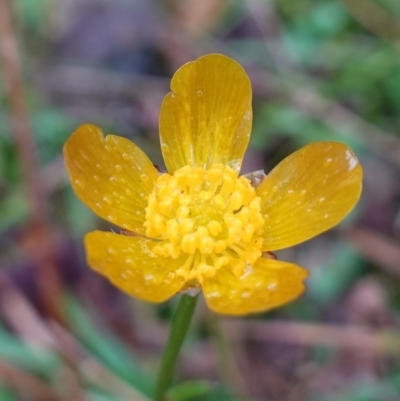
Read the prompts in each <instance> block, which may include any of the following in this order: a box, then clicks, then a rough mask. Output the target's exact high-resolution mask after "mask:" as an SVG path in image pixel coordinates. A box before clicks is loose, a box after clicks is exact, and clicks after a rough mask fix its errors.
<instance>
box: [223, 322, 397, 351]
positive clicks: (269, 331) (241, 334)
mask: <svg viewBox="0 0 400 401" xmlns="http://www.w3.org/2000/svg"><path fill="white" fill-rule="evenodd" d="M246 323H247V324H246V326H245V328H244V329H243V330H241V331H239V330H237V329H236V322H235V321H228V320H226V321H223V322H222V324H223V327H224V329H225V330H226V332H227V333H229V336H230V339H231V341H245V340H251V341H275V342H281V343H285V344H300V345H304V346H311V347H317V346H321V345H323V346H326V347H329V348H350V349H358V350H368V351H372V352H376V353H380V354H385V355H388V356H396V357H400V339H399V336H398V333H397V332H396V331H394V330H393V331H390V330H385V331H375V332H373V331H369V330H367V329H363V328H361V327H359V326H349V325H347V326H337V325H332V324H312V323H299V322H285V321H273V322H262V321H254V320H248V321H247V322H246Z"/></svg>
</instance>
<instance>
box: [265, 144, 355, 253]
mask: <svg viewBox="0 0 400 401" xmlns="http://www.w3.org/2000/svg"><path fill="white" fill-rule="evenodd" d="M361 188H362V168H361V166H360V164H359V162H358V160H357V157H356V156H355V155H354V153H353V152H352V151H351V150H350V149H349V148H348V147H347V146H346V145H344V144H342V143H336V142H316V143H311V144H309V145H307V146H305V147H303V148H301V149H300V150H298V151H297V152H294V153H293V154H291V155H290V156H288V157H287V158H286V159H284V160H283V161H282V162H281V163H279V164H278V165H277V166H276V167H275V168H274V169H273V170H272V171H271V172H270V173H269V174H268V176H267V177H266V178H265V179H264V181H263V182H262V183H261V184H260V186H259V187H258V188H257V195H258V196H260V197H261V199H262V204H261V213H262V214H263V217H264V220H265V226H264V233H263V237H264V244H263V250H278V249H282V248H287V247H289V246H293V245H296V244H298V243H300V242H303V241H306V240H308V239H310V238H312V237H314V236H315V235H318V234H320V233H322V232H323V231H326V230H328V229H330V228H331V227H333V226H334V225H336V224H337V223H339V221H340V220H342V219H343V218H344V217H345V216H346V215H347V214H348V213H349V212H350V210H351V209H352V208H353V207H354V205H355V204H356V203H357V200H358V198H359V197H360V193H361Z"/></svg>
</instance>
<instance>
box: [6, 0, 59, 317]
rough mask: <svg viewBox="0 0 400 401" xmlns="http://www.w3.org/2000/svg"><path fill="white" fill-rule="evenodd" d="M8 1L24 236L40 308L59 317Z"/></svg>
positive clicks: (10, 92) (9, 77)
mask: <svg viewBox="0 0 400 401" xmlns="http://www.w3.org/2000/svg"><path fill="white" fill-rule="evenodd" d="M10 4H11V2H10V1H9V0H0V57H1V61H2V64H3V75H4V83H5V87H6V92H7V99H8V102H9V107H10V119H11V127H12V133H13V136H14V140H15V145H16V148H17V152H18V156H19V162H20V165H21V171H22V178H23V183H24V186H25V191H26V198H27V201H28V206H29V211H30V221H29V224H28V230H27V233H28V236H29V235H31V237H32V236H34V243H35V244H34V246H32V247H31V249H30V251H31V254H30V257H31V258H33V259H34V261H35V262H36V265H37V266H38V273H39V280H38V282H39V286H40V294H41V296H42V298H41V301H42V304H43V305H42V306H43V309H44V312H45V313H46V314H47V315H48V316H51V317H53V318H55V319H57V320H59V321H61V320H62V319H61V310H60V305H59V299H60V298H59V292H60V291H59V283H58V276H57V272H56V269H55V266H54V262H53V255H52V248H53V244H52V239H53V235H52V233H51V228H50V226H49V224H48V222H47V202H46V196H45V192H44V191H43V187H42V182H41V180H40V175H39V169H38V163H37V160H36V148H35V143H34V140H33V137H32V134H31V127H30V122H29V115H28V111H27V108H26V105H25V94H24V87H23V79H22V70H21V61H20V58H19V53H18V47H17V41H16V37H15V32H14V29H13V25H12V20H11V6H10ZM29 239H31V238H29Z"/></svg>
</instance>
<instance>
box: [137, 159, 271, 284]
mask: <svg viewBox="0 0 400 401" xmlns="http://www.w3.org/2000/svg"><path fill="white" fill-rule="evenodd" d="M144 224H145V228H146V235H147V236H148V237H151V238H154V239H156V240H158V241H159V242H158V243H157V244H156V245H155V246H154V248H153V252H154V253H155V254H156V255H158V256H164V257H171V258H174V259H175V258H178V257H181V256H182V255H187V260H186V263H184V265H183V266H182V268H181V269H179V271H178V272H177V274H179V275H181V276H182V277H184V278H185V280H186V282H188V283H189V285H194V286H196V285H198V284H199V283H201V281H202V279H203V278H204V277H211V276H213V275H214V274H215V272H216V270H217V269H219V268H221V267H223V266H226V267H227V268H229V269H230V270H231V271H232V272H233V273H234V274H235V275H236V276H238V277H240V276H242V275H243V274H246V272H248V271H250V269H251V266H252V264H253V263H254V262H255V261H256V260H257V259H258V258H259V257H260V256H261V245H262V238H261V228H262V226H263V224H264V220H263V218H262V215H261V213H260V198H259V197H257V196H256V193H255V190H254V188H253V187H252V186H251V184H250V181H249V180H248V179H247V178H245V177H239V178H238V176H237V173H236V172H235V171H234V170H233V169H231V168H230V167H228V166H225V165H213V166H212V167H211V168H209V169H208V170H205V169H203V168H201V167H189V166H185V167H182V168H181V169H179V170H177V171H175V173H174V174H173V175H169V174H163V175H161V176H160V177H159V178H158V180H157V183H156V185H155V187H154V190H153V192H152V194H151V195H150V196H149V203H148V207H147V208H146V222H145V223H144Z"/></svg>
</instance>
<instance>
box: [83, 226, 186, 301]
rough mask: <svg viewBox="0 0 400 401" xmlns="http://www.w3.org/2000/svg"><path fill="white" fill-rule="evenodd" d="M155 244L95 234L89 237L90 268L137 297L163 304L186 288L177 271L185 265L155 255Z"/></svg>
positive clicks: (136, 238) (138, 239) (86, 245)
mask: <svg viewBox="0 0 400 401" xmlns="http://www.w3.org/2000/svg"><path fill="white" fill-rule="evenodd" d="M152 245H154V243H153V241H151V240H147V239H145V238H142V237H131V236H124V235H119V234H114V233H110V232H102V231H93V232H91V233H89V234H87V235H86V237H85V247H86V253H87V261H88V264H89V266H90V267H91V268H92V269H94V270H95V271H97V272H98V273H100V274H101V275H103V276H105V277H106V278H107V279H108V280H109V281H110V282H111V283H112V284H114V285H115V286H116V287H118V288H119V289H121V290H122V291H124V292H126V293H128V294H129V295H132V296H134V297H137V298H140V299H143V300H145V301H150V302H163V301H165V300H166V299H168V298H170V297H171V296H173V295H174V294H176V293H177V292H178V291H179V290H180V289H181V288H182V286H183V284H184V282H183V280H182V278H180V277H177V276H176V275H175V270H176V269H178V268H179V267H181V266H182V265H183V263H184V261H182V260H180V259H174V260H172V259H169V258H168V259H167V258H160V257H157V256H155V255H154V254H152V251H151V247H152Z"/></svg>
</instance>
